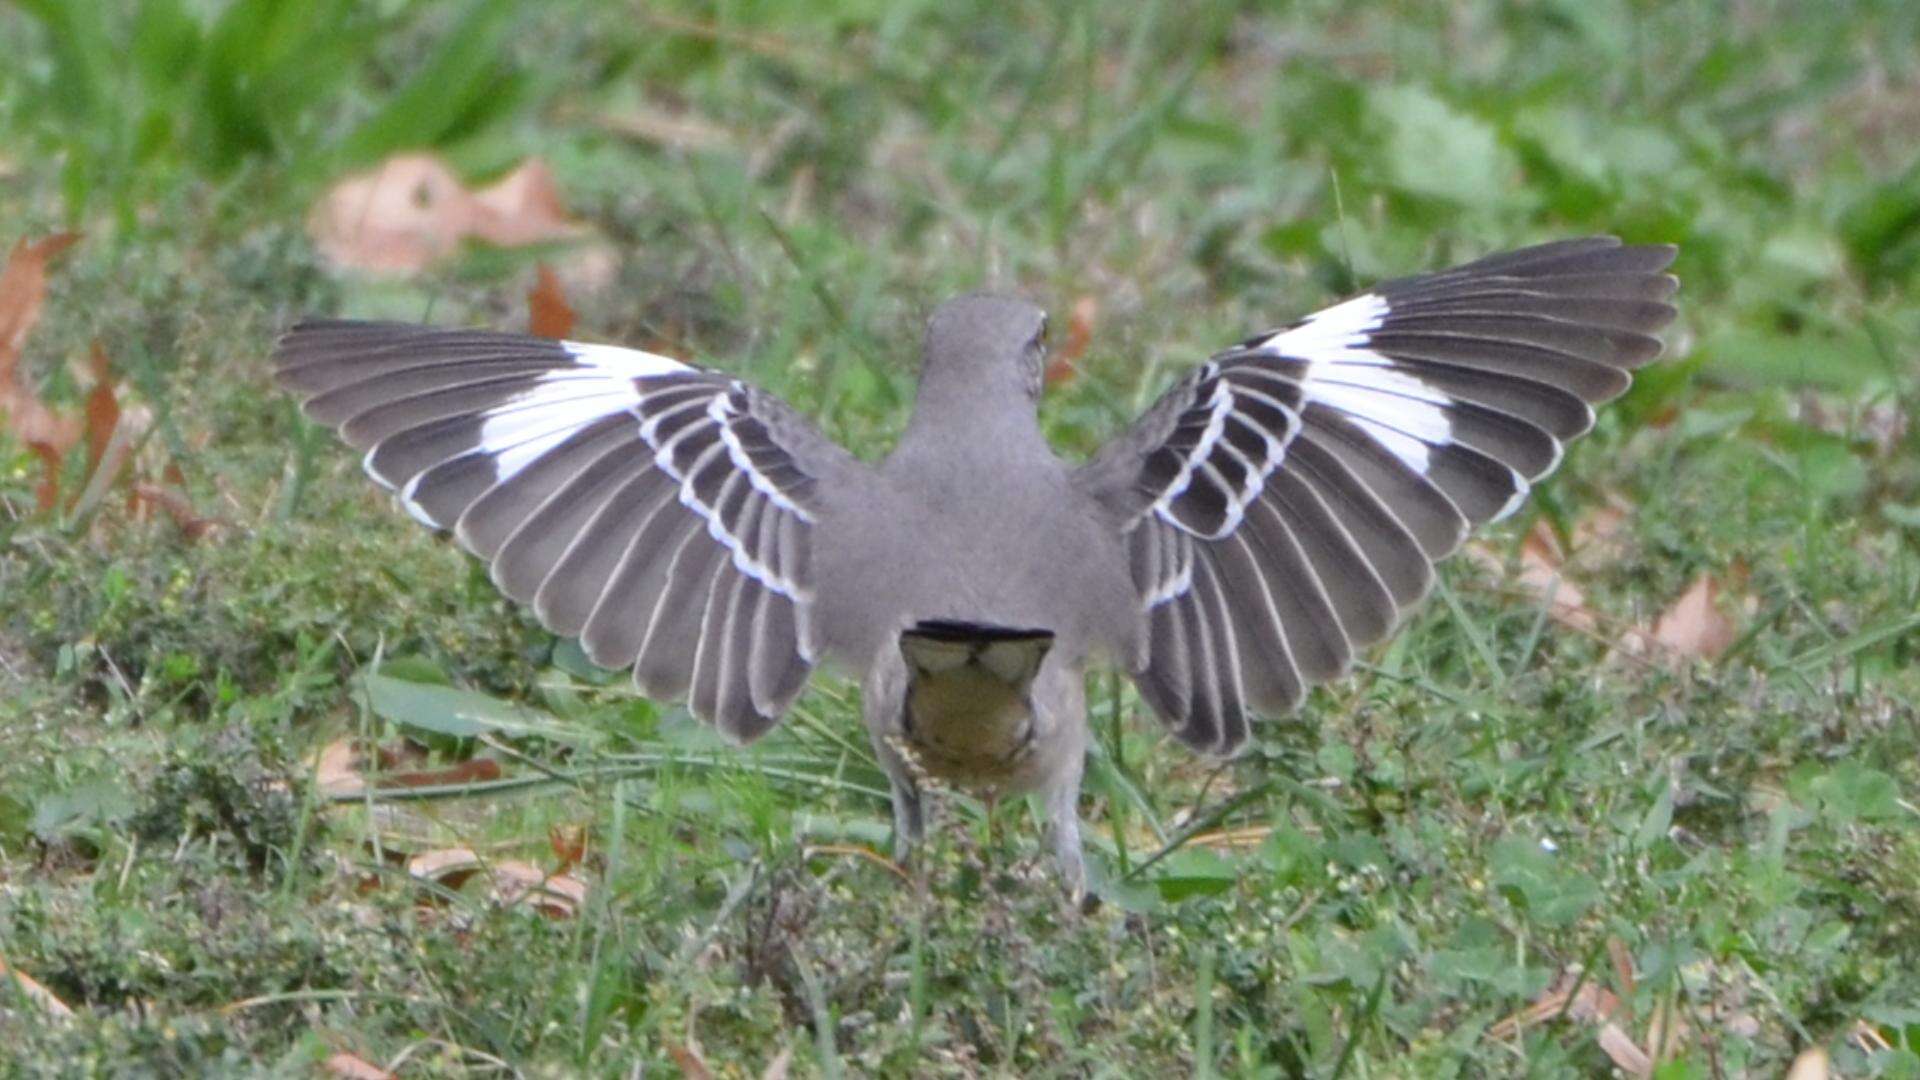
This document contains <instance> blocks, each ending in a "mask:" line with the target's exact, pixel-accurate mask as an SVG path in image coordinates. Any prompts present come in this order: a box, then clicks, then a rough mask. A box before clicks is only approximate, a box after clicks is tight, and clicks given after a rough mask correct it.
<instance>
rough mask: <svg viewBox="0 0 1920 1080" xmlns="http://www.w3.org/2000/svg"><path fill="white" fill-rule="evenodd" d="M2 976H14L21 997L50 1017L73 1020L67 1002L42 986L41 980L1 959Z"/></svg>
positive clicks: (0, 970) (0, 972) (71, 1010)
mask: <svg viewBox="0 0 1920 1080" xmlns="http://www.w3.org/2000/svg"><path fill="white" fill-rule="evenodd" d="M0 975H10V976H12V977H13V983H14V985H15V986H16V987H18V988H19V990H20V995H21V996H22V997H24V998H26V999H27V1000H28V1001H31V1002H33V1003H34V1004H35V1005H38V1006H40V1008H41V1009H43V1010H44V1011H45V1012H46V1014H47V1015H48V1016H51V1017H53V1018H54V1019H55V1020H71V1019H73V1009H72V1008H71V1007H69V1006H68V1005H67V1003H66V1002H64V1001H61V1000H60V997H59V995H58V994H55V993H54V992H53V991H51V990H49V989H47V988H46V987H44V986H42V985H40V982H39V980H37V979H35V978H34V977H33V976H31V975H29V974H27V973H26V972H24V971H20V970H18V969H16V968H12V967H9V966H7V962H6V960H5V959H0Z"/></svg>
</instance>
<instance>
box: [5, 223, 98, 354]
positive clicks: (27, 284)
mask: <svg viewBox="0 0 1920 1080" xmlns="http://www.w3.org/2000/svg"><path fill="white" fill-rule="evenodd" d="M79 241H80V234H79V233H55V234H54V235H52V236H49V237H47V238H46V239H44V240H40V241H38V242H29V241H26V240H21V241H20V242H18V243H16V244H14V245H13V252H12V254H10V255H8V256H7V265H6V267H5V268H4V269H0V385H11V384H12V383H13V382H14V379H15V377H16V375H17V370H16V365H17V364H18V363H19V361H20V347H21V346H22V345H25V344H26V341H27V333H28V332H29V331H31V330H32V329H33V324H34V323H35V322H37V321H38V320H39V318H40V305H41V303H42V302H44V301H45V300H46V298H47V262H48V261H49V260H51V259H52V258H53V257H54V256H55V255H58V254H60V253H61V252H63V251H65V250H67V249H68V248H70V247H72V246H73V245H74V244H76V243H78V242H79Z"/></svg>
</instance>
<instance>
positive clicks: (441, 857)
mask: <svg viewBox="0 0 1920 1080" xmlns="http://www.w3.org/2000/svg"><path fill="white" fill-rule="evenodd" d="M484 866H485V864H484V863H482V862H481V861H480V856H479V855H478V854H477V853H475V852H474V850H473V849H472V848H463V847H462V848H440V849H438V850H436V851H423V852H421V853H420V854H418V855H415V856H414V857H413V858H411V859H408V860H407V873H408V874H409V875H411V876H413V877H417V878H420V879H422V880H424V881H436V882H439V883H440V884H442V885H445V886H446V887H447V888H449V889H457V888H459V887H460V886H461V885H463V884H465V883H466V880H467V879H468V878H470V877H472V876H473V874H474V872H475V871H478V870H480V869H482V868H483V867H484Z"/></svg>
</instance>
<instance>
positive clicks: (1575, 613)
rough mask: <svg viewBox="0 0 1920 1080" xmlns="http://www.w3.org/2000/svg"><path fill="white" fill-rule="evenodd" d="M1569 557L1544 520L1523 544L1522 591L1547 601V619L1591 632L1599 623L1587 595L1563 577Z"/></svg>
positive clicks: (1520, 578)
mask: <svg viewBox="0 0 1920 1080" xmlns="http://www.w3.org/2000/svg"><path fill="white" fill-rule="evenodd" d="M1566 563H1567V556H1566V553H1565V552H1564V551H1562V550H1561V549H1560V541H1559V539H1558V538H1557V537H1555V536H1554V535H1553V529H1552V528H1551V527H1550V526H1549V525H1548V524H1547V521H1546V519H1545V518H1542V519H1540V520H1539V521H1537V522H1535V523H1534V526H1533V528H1532V529H1529V530H1528V531H1527V535H1526V538H1525V539H1523V540H1522V541H1520V573H1519V575H1518V578H1517V580H1518V582H1519V584H1520V587H1521V588H1523V589H1525V590H1526V591H1527V592H1529V593H1532V594H1533V595H1535V596H1538V597H1540V598H1541V599H1542V600H1545V601H1547V617H1548V618H1551V619H1552V620H1553V621H1555V622H1557V623H1559V624H1560V625H1562V626H1565V627H1568V628H1569V629H1573V630H1581V631H1586V632H1592V631H1593V630H1594V629H1595V628H1596V627H1597V626H1598V625H1599V619H1598V618H1597V617H1596V616H1595V615H1594V613H1593V611H1592V610H1590V609H1589V608H1588V607H1587V594H1586V593H1584V592H1581V591H1580V588H1579V587H1578V586H1576V585H1574V584H1573V583H1572V582H1570V581H1568V580H1567V579H1566V577H1565V576H1564V574H1563V571H1564V569H1565V567H1566Z"/></svg>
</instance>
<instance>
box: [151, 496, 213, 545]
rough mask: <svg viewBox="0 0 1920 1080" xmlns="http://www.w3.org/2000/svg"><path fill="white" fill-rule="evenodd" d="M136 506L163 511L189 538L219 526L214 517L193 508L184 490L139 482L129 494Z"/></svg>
mask: <svg viewBox="0 0 1920 1080" xmlns="http://www.w3.org/2000/svg"><path fill="white" fill-rule="evenodd" d="M130 498H131V499H132V500H133V502H134V504H135V505H136V506H143V507H151V508H153V509H157V510H160V511H162V512H164V513H165V514H166V515H167V517H169V518H171V519H172V520H173V524H174V526H175V527H176V528H178V529H179V530H180V532H181V534H182V535H184V536H185V537H186V538H187V539H189V540H198V539H200V538H201V537H203V536H206V535H207V534H209V533H211V532H213V531H214V530H215V529H218V528H219V527H220V522H219V521H218V520H216V519H214V518H206V517H201V516H200V514H199V513H198V512H197V511H196V510H194V508H193V503H192V501H191V500H189V499H188V498H187V496H186V493H185V492H182V491H179V490H177V489H175V488H171V487H163V486H161V485H159V484H147V483H139V484H135V485H133V491H132V493H131V495H130Z"/></svg>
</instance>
